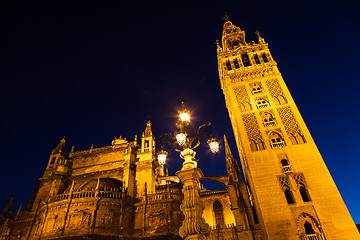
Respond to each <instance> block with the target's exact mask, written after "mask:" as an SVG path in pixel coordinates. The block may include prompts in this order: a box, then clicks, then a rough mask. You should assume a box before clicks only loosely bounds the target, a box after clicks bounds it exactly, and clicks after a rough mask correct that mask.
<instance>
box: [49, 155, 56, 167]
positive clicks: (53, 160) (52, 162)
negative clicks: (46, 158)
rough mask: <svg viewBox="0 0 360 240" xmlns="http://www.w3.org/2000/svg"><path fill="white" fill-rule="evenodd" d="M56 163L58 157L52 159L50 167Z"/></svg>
mask: <svg viewBox="0 0 360 240" xmlns="http://www.w3.org/2000/svg"><path fill="white" fill-rule="evenodd" d="M55 161H56V157H52V158H51V162H50V165H53V164H55Z"/></svg>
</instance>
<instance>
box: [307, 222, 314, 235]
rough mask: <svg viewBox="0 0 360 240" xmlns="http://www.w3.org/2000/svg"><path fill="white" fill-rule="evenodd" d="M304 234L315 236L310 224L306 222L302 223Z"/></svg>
mask: <svg viewBox="0 0 360 240" xmlns="http://www.w3.org/2000/svg"><path fill="white" fill-rule="evenodd" d="M304 228H305V233H306V234H315V231H314V228H313V227H312V225H311V223H309V222H308V221H306V222H305V223H304Z"/></svg>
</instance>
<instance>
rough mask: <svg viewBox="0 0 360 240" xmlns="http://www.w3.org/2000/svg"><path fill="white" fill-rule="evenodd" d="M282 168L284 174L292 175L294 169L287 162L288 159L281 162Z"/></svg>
mask: <svg viewBox="0 0 360 240" xmlns="http://www.w3.org/2000/svg"><path fill="white" fill-rule="evenodd" d="M281 166H282V171H283V173H291V172H292V168H291V166H290V164H289V161H288V160H286V159H283V160H281Z"/></svg>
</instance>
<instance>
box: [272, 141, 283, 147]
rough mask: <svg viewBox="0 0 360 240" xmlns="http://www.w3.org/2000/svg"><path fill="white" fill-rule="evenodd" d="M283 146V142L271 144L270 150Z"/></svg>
mask: <svg viewBox="0 0 360 240" xmlns="http://www.w3.org/2000/svg"><path fill="white" fill-rule="evenodd" d="M284 146H285V142H284V141H281V142H275V143H271V148H279V147H284Z"/></svg>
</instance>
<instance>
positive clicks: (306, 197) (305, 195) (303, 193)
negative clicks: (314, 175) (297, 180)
mask: <svg viewBox="0 0 360 240" xmlns="http://www.w3.org/2000/svg"><path fill="white" fill-rule="evenodd" d="M299 191H300V195H301V197H302V199H303V201H304V202H310V201H311V199H310V195H309V192H308V190H307V189H306V188H305V187H304V186H300V188H299Z"/></svg>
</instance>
